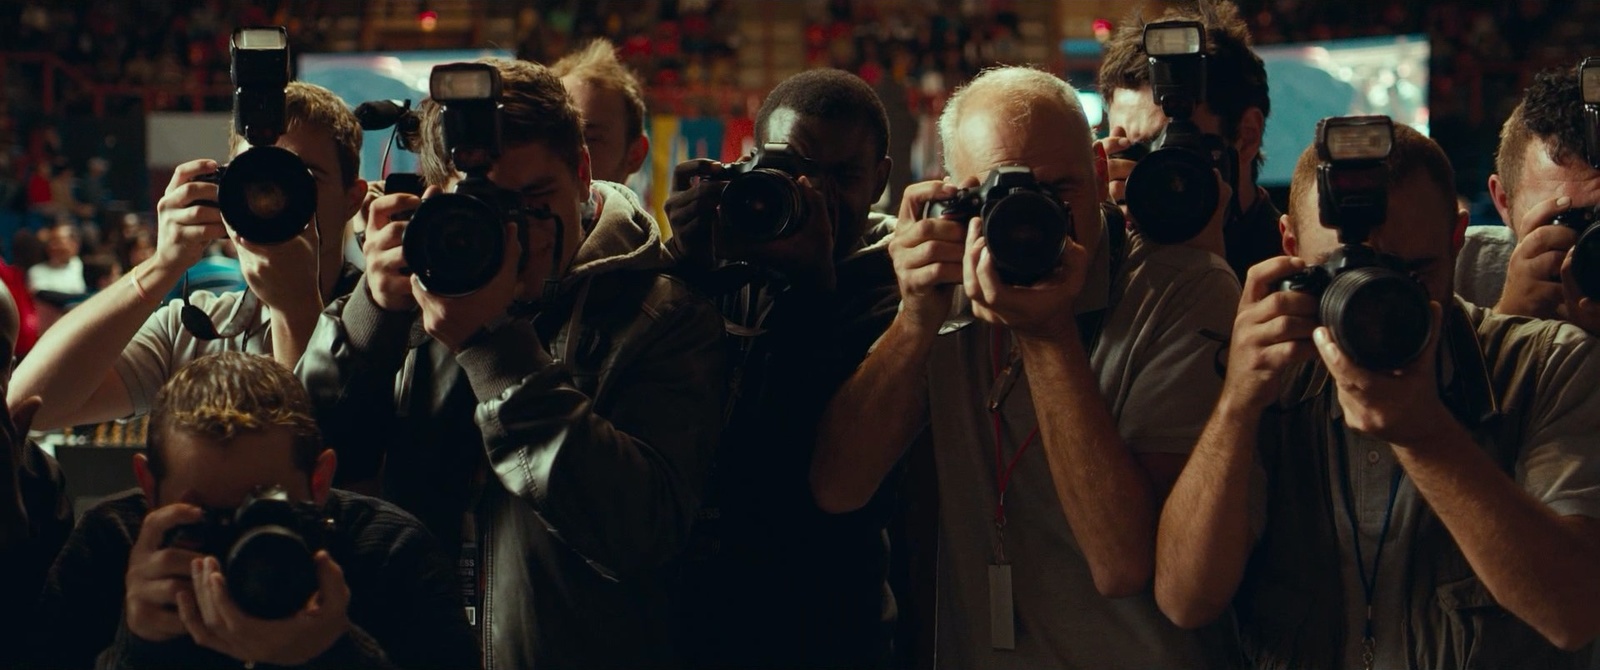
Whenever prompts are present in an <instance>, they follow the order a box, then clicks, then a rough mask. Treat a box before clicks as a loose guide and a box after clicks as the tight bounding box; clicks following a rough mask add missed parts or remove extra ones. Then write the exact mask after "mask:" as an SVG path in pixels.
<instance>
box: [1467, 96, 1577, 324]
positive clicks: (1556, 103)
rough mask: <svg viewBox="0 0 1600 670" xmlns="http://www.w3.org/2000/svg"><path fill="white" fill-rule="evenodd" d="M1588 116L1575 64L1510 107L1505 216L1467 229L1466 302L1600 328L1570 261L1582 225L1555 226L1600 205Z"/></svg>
mask: <svg viewBox="0 0 1600 670" xmlns="http://www.w3.org/2000/svg"><path fill="white" fill-rule="evenodd" d="M1589 123H1591V121H1590V120H1588V119H1587V118H1585V116H1584V101H1583V95H1582V93H1581V91H1580V89H1579V82H1578V72H1577V71H1576V70H1574V69H1571V68H1562V69H1558V70H1549V71H1545V72H1542V73H1540V74H1539V75H1538V76H1536V77H1535V78H1534V80H1533V85H1532V86H1529V87H1528V90H1527V92H1526V93H1525V94H1524V95H1523V98H1522V100H1521V101H1520V102H1518V103H1517V106H1516V108H1515V109H1513V110H1512V112H1511V117H1510V118H1508V119H1506V122H1505V125H1504V126H1503V127H1502V128H1501V130H1500V148H1499V150H1498V151H1497V152H1496V154H1495V174H1492V175H1489V196H1490V197H1491V198H1492V199H1493V200H1494V206H1495V209H1496V210H1498V211H1499V212H1500V220H1501V221H1502V222H1504V223H1505V225H1504V226H1472V227H1469V228H1467V230H1466V237H1465V244H1464V246H1463V247H1462V249H1461V254H1460V257H1459V259H1458V260H1457V262H1456V275H1455V281H1456V290H1457V292H1458V293H1459V294H1460V295H1461V297H1463V298H1466V299H1467V301H1468V302H1471V303H1472V304H1474V305H1483V306H1485V307H1488V306H1493V307H1494V310H1495V311H1496V312H1499V313H1501V314H1511V315H1519V316H1531V317H1536V318H1540V319H1566V320H1568V321H1571V322H1572V323H1575V324H1577V325H1578V326H1580V327H1582V328H1583V329H1584V330H1587V331H1589V332H1590V333H1600V305H1596V304H1594V301H1593V300H1592V299H1590V298H1586V297H1585V296H1583V294H1582V292H1581V291H1579V290H1578V289H1577V286H1576V285H1575V283H1574V282H1573V277H1572V271H1573V268H1572V264H1571V262H1570V261H1568V260H1567V257H1568V254H1567V251H1568V250H1569V249H1571V248H1572V247H1573V245H1574V244H1575V243H1576V242H1577V241H1578V234H1579V233H1580V232H1581V230H1574V229H1573V228H1571V227H1568V226H1564V225H1551V224H1552V223H1557V221H1556V219H1557V217H1559V216H1562V215H1565V214H1567V213H1568V212H1572V211H1581V210H1585V209H1591V208H1594V207H1595V206H1597V205H1600V170H1596V169H1595V168H1594V167H1593V166H1591V165H1590V164H1589V155H1588V154H1589V152H1588V149H1587V145H1586V142H1585V139H1584V134H1585V133H1584V126H1585V125H1587V124H1589Z"/></svg>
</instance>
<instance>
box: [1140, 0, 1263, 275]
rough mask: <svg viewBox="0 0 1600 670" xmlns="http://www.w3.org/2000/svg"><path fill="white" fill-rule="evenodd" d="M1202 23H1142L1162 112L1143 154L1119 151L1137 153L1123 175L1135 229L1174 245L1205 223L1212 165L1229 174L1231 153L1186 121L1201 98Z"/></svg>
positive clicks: (1213, 184) (1211, 199)
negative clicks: (1163, 120) (1163, 119)
mask: <svg viewBox="0 0 1600 670" xmlns="http://www.w3.org/2000/svg"><path fill="white" fill-rule="evenodd" d="M1205 46H1206V43H1205V28H1204V26H1202V25H1201V24H1200V23H1199V22H1196V21H1162V22H1158V23H1151V24H1149V25H1147V26H1145V28H1144V48H1145V52H1146V53H1148V54H1150V91H1151V95H1152V96H1153V97H1154V99H1155V102H1156V104H1159V105H1161V111H1162V113H1164V114H1166V116H1167V118H1168V119H1169V120H1168V122H1167V127H1166V129H1165V130H1163V131H1162V132H1161V135H1160V136H1158V137H1156V138H1155V139H1154V140H1153V141H1151V142H1150V145H1149V150H1148V153H1147V154H1145V155H1142V156H1140V155H1138V154H1140V153H1144V151H1143V150H1142V149H1141V150H1139V151H1138V152H1135V153H1130V152H1124V153H1123V156H1122V157H1123V158H1127V159H1129V160H1137V161H1138V165H1136V166H1134V168H1133V172H1132V173H1130V174H1129V175H1128V186H1127V198H1128V213H1129V214H1130V215H1131V216H1132V218H1133V219H1134V225H1135V226H1136V227H1138V229H1139V234H1140V235H1143V236H1144V237H1145V239H1148V240H1150V241H1151V242H1155V243H1156V244H1178V243H1181V242H1185V241H1188V240H1190V239H1192V238H1194V236H1196V235H1198V234H1200V231H1201V230H1204V229H1205V227H1206V224H1207V223H1209V222H1210V221H1211V214H1212V212H1215V211H1216V209H1217V201H1218V199H1219V198H1221V193H1219V192H1218V190H1217V181H1216V177H1213V176H1212V174H1211V171H1212V170H1213V169H1215V170H1217V171H1219V172H1221V174H1222V176H1223V178H1225V179H1228V180H1230V183H1231V181H1232V180H1233V179H1234V178H1235V177H1234V175H1236V174H1237V173H1238V155H1237V154H1236V153H1234V152H1233V151H1232V149H1231V148H1229V146H1228V143H1227V142H1226V141H1225V140H1223V139H1222V138H1221V137H1219V136H1217V135H1212V134H1207V133H1204V132H1201V130H1200V127H1199V126H1197V125H1195V122H1194V120H1193V118H1192V117H1193V116H1194V110H1195V107H1197V106H1199V105H1200V104H1202V103H1204V102H1205V90H1206V54H1205Z"/></svg>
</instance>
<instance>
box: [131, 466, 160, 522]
mask: <svg viewBox="0 0 1600 670" xmlns="http://www.w3.org/2000/svg"><path fill="white" fill-rule="evenodd" d="M133 478H134V479H137V480H139V489H140V490H141V491H144V500H145V504H146V505H148V506H149V507H150V509H155V508H157V507H159V506H160V505H161V504H160V503H159V502H157V500H156V476H155V473H152V472H150V458H149V457H148V456H145V455H144V454H134V455H133Z"/></svg>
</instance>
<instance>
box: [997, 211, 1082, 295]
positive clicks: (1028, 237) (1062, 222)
mask: <svg viewBox="0 0 1600 670" xmlns="http://www.w3.org/2000/svg"><path fill="white" fill-rule="evenodd" d="M1068 228H1069V225H1068V214H1067V211H1066V210H1065V209H1064V208H1062V206H1061V205H1060V204H1059V203H1057V202H1056V201H1055V200H1053V199H1051V198H1049V197H1048V196H1045V195H1043V194H1041V193H1035V192H1032V191H1019V192H1015V193H1011V194H1009V195H1006V196H1005V197H1002V198H1000V199H999V200H998V201H996V202H995V203H994V204H993V205H992V206H991V207H990V208H989V211H988V212H987V213H986V214H985V215H984V217H983V236H984V239H985V241H986V243H987V244H988V246H989V254H990V255H991V256H993V257H994V265H995V270H996V272H997V273H998V274H999V275H1000V279H1001V281H1004V282H1006V283H1007V284H1010V285H1012V286H1030V285H1032V284H1036V283H1038V282H1039V280H1041V279H1044V278H1045V277H1048V276H1050V273H1052V272H1055V269H1056V266H1058V265H1060V263H1061V251H1062V249H1063V248H1065V247H1066V244H1067V235H1068V233H1069V232H1070V231H1069V230H1068Z"/></svg>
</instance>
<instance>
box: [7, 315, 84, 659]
mask: <svg viewBox="0 0 1600 670" xmlns="http://www.w3.org/2000/svg"><path fill="white" fill-rule="evenodd" d="M20 328H21V317H20V316H19V314H18V311H17V305H16V302H15V301H14V300H13V299H12V296H11V291H10V289H7V288H6V287H5V286H4V285H3V284H0V356H3V357H4V358H3V359H0V360H4V361H5V363H0V387H3V386H5V385H8V384H9V383H10V376H11V366H10V365H9V362H10V361H11V360H12V357H11V354H12V352H13V351H14V350H15V348H16V346H15V345H16V342H17V333H18V331H19V330H20ZM38 409H39V401H38V400H35V399H28V400H24V401H22V402H20V403H17V404H15V405H11V406H10V407H8V408H6V410H4V411H0V575H3V577H0V620H5V621H10V622H13V623H12V624H11V625H6V626H0V667H7V668H9V667H14V666H15V665H16V663H17V662H18V660H20V655H21V653H22V650H23V648H24V645H25V644H27V642H28V634H27V630H28V629H27V627H26V626H24V625H21V624H22V622H27V621H31V620H32V619H33V617H34V614H35V613H34V606H35V605H37V604H38V602H39V591H40V589H41V588H43V586H44V579H45V573H46V572H47V571H49V569H50V563H51V562H53V561H55V558H56V553H57V552H59V551H61V545H62V544H63V543H64V542H66V539H67V534H68V533H70V532H72V501H71V500H69V499H68V498H67V495H66V479H65V478H64V477H62V475H61V467H60V466H59V465H57V464H56V460H55V459H54V458H51V457H50V455H49V454H47V453H45V451H44V449H41V448H40V447H39V445H38V444H35V443H34V442H33V440H30V439H28V427H29V425H30V424H31V423H32V419H33V414H34V413H35V412H37V411H38Z"/></svg>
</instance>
